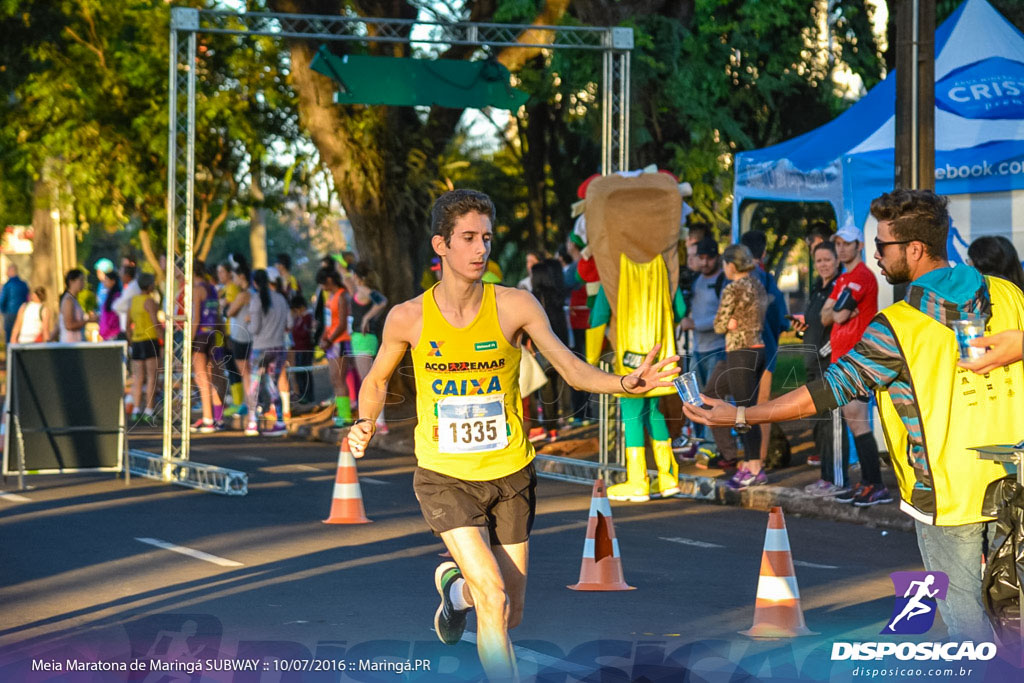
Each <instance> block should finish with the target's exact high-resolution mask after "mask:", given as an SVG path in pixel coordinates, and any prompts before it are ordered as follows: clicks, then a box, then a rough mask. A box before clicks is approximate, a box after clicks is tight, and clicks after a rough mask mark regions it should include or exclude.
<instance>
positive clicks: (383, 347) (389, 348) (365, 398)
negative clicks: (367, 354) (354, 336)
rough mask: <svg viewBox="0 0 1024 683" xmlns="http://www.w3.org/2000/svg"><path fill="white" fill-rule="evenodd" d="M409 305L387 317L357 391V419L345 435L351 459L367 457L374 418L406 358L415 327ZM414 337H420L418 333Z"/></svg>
mask: <svg viewBox="0 0 1024 683" xmlns="http://www.w3.org/2000/svg"><path fill="white" fill-rule="evenodd" d="M410 303H411V302H406V303H404V304H401V305H398V306H395V307H394V308H393V309H391V313H389V314H388V317H387V319H386V320H385V321H384V331H383V333H382V334H381V342H380V350H379V351H378V352H377V357H376V358H375V359H374V360H373V366H372V367H371V368H370V371H369V372H368V373H367V374H366V377H365V378H364V379H363V385H362V388H361V389H360V390H359V419H358V420H356V423H355V424H354V425H352V428H351V429H350V430H349V432H348V445H349V447H350V448H351V449H352V455H354V456H355V457H357V458H361V457H363V454H365V453H366V446H367V444H369V443H370V438H371V437H372V436H373V433H374V431H376V422H377V417H378V416H379V415H380V413H381V411H382V410H384V404H385V402H386V400H387V395H388V381H389V380H390V379H391V375H392V374H394V372H395V369H396V368H398V365H399V364H400V363H401V362H402V359H403V358H405V352H406V350H407V349H408V348H409V345H410V341H409V338H408V334H409V332H410V331H411V329H410V328H411V327H418V325H417V321H416V320H415V317H416V316H415V313H416V310H415V309H414V308H413V307H411V306H410V305H409V304H410ZM416 333H417V335H418V334H419V332H418V331H417V332H416Z"/></svg>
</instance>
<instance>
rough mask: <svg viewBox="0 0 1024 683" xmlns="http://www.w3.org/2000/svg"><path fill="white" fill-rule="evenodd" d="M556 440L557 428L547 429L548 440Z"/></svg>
mask: <svg viewBox="0 0 1024 683" xmlns="http://www.w3.org/2000/svg"><path fill="white" fill-rule="evenodd" d="M557 440H558V430H557V429H551V430H548V441H557Z"/></svg>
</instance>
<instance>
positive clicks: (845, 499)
mask: <svg viewBox="0 0 1024 683" xmlns="http://www.w3.org/2000/svg"><path fill="white" fill-rule="evenodd" d="M867 488H870V487H868V486H865V485H864V482H857V483H856V484H855V485H854V487H853V488H852V489H849V490H848V491H847V492H846V493H840V494H839V495H837V496H835V497H834V498H833V499H832V500H834V501H836V502H837V503H852V502H853V501H854V500H856V498H857V497H858V496H860V494H862V493H864V489H867Z"/></svg>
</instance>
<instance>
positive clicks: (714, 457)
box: [694, 448, 736, 470]
mask: <svg viewBox="0 0 1024 683" xmlns="http://www.w3.org/2000/svg"><path fill="white" fill-rule="evenodd" d="M694 464H695V465H696V466H697V468H698V469H702V470H706V469H711V468H713V467H714V468H722V469H725V468H728V467H733V466H735V465H736V460H730V459H728V458H723V457H722V456H720V455H719V454H718V453H715V452H714V451H713V450H711V449H710V448H701V449H700V450H698V451H697V457H696V460H695V462H694Z"/></svg>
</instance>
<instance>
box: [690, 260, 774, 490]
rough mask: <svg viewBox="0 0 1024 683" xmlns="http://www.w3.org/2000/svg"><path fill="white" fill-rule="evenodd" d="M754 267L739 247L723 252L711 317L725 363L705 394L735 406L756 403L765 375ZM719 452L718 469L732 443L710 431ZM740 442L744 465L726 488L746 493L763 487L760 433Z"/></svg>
mask: <svg viewBox="0 0 1024 683" xmlns="http://www.w3.org/2000/svg"><path fill="white" fill-rule="evenodd" d="M756 267H757V261H755V260H754V257H753V256H752V255H751V253H750V250H749V249H747V248H746V247H745V246H743V245H742V244H733V245H731V246H729V247H726V249H725V251H724V252H722V268H723V270H724V271H725V277H726V278H727V279H728V280H729V284H727V285H726V286H725V288H724V289H723V290H722V299H721V303H720V304H719V306H718V313H717V314H716V315H715V332H717V333H718V334H724V335H725V360H724V361H720V362H719V363H718V365H717V366H716V367H715V369H714V370H713V371H712V373H711V378H710V379H709V380H708V385H707V389H706V390H705V392H704V393H705V394H707V395H708V396H710V397H712V398H721V399H724V398H725V397H726V396H730V395H731V396H732V397H733V400H734V401H735V402H736V405H738V406H745V407H749V406H752V405H755V404H756V403H757V384H758V381H759V379H760V378H761V373H762V372H763V371H764V364H765V358H764V342H763V340H762V339H761V331H762V328H763V326H764V315H765V309H766V308H767V305H768V293H767V292H765V289H764V286H763V285H762V284H761V283H760V281H758V279H757V278H755V277H751V273H752V272H753V271H754V269H755V268H756ZM712 433H713V434H714V437H715V444H716V445H717V446H718V453H719V457H720V459H721V460H720V463H719V464H720V465H727V464H729V462H730V461H732V462H735V461H736V459H737V456H738V454H737V452H736V442H735V441H734V440H733V438H732V435H731V430H730V428H729V427H715V428H714V429H712ZM741 436H742V439H743V457H744V462H742V463H740V466H739V468H738V469H737V470H736V473H735V474H734V475H733V476H732V478H731V479H730V480H729V482H728V485H729V486H730V487H731V488H734V489H745V488H747V487H748V486H757V485H760V484H764V483H766V482H767V475H765V473H764V470H763V469H762V462H761V430H760V429H758V428H754V429H747V430H745V431H744V432H743V434H742V435H741Z"/></svg>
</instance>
